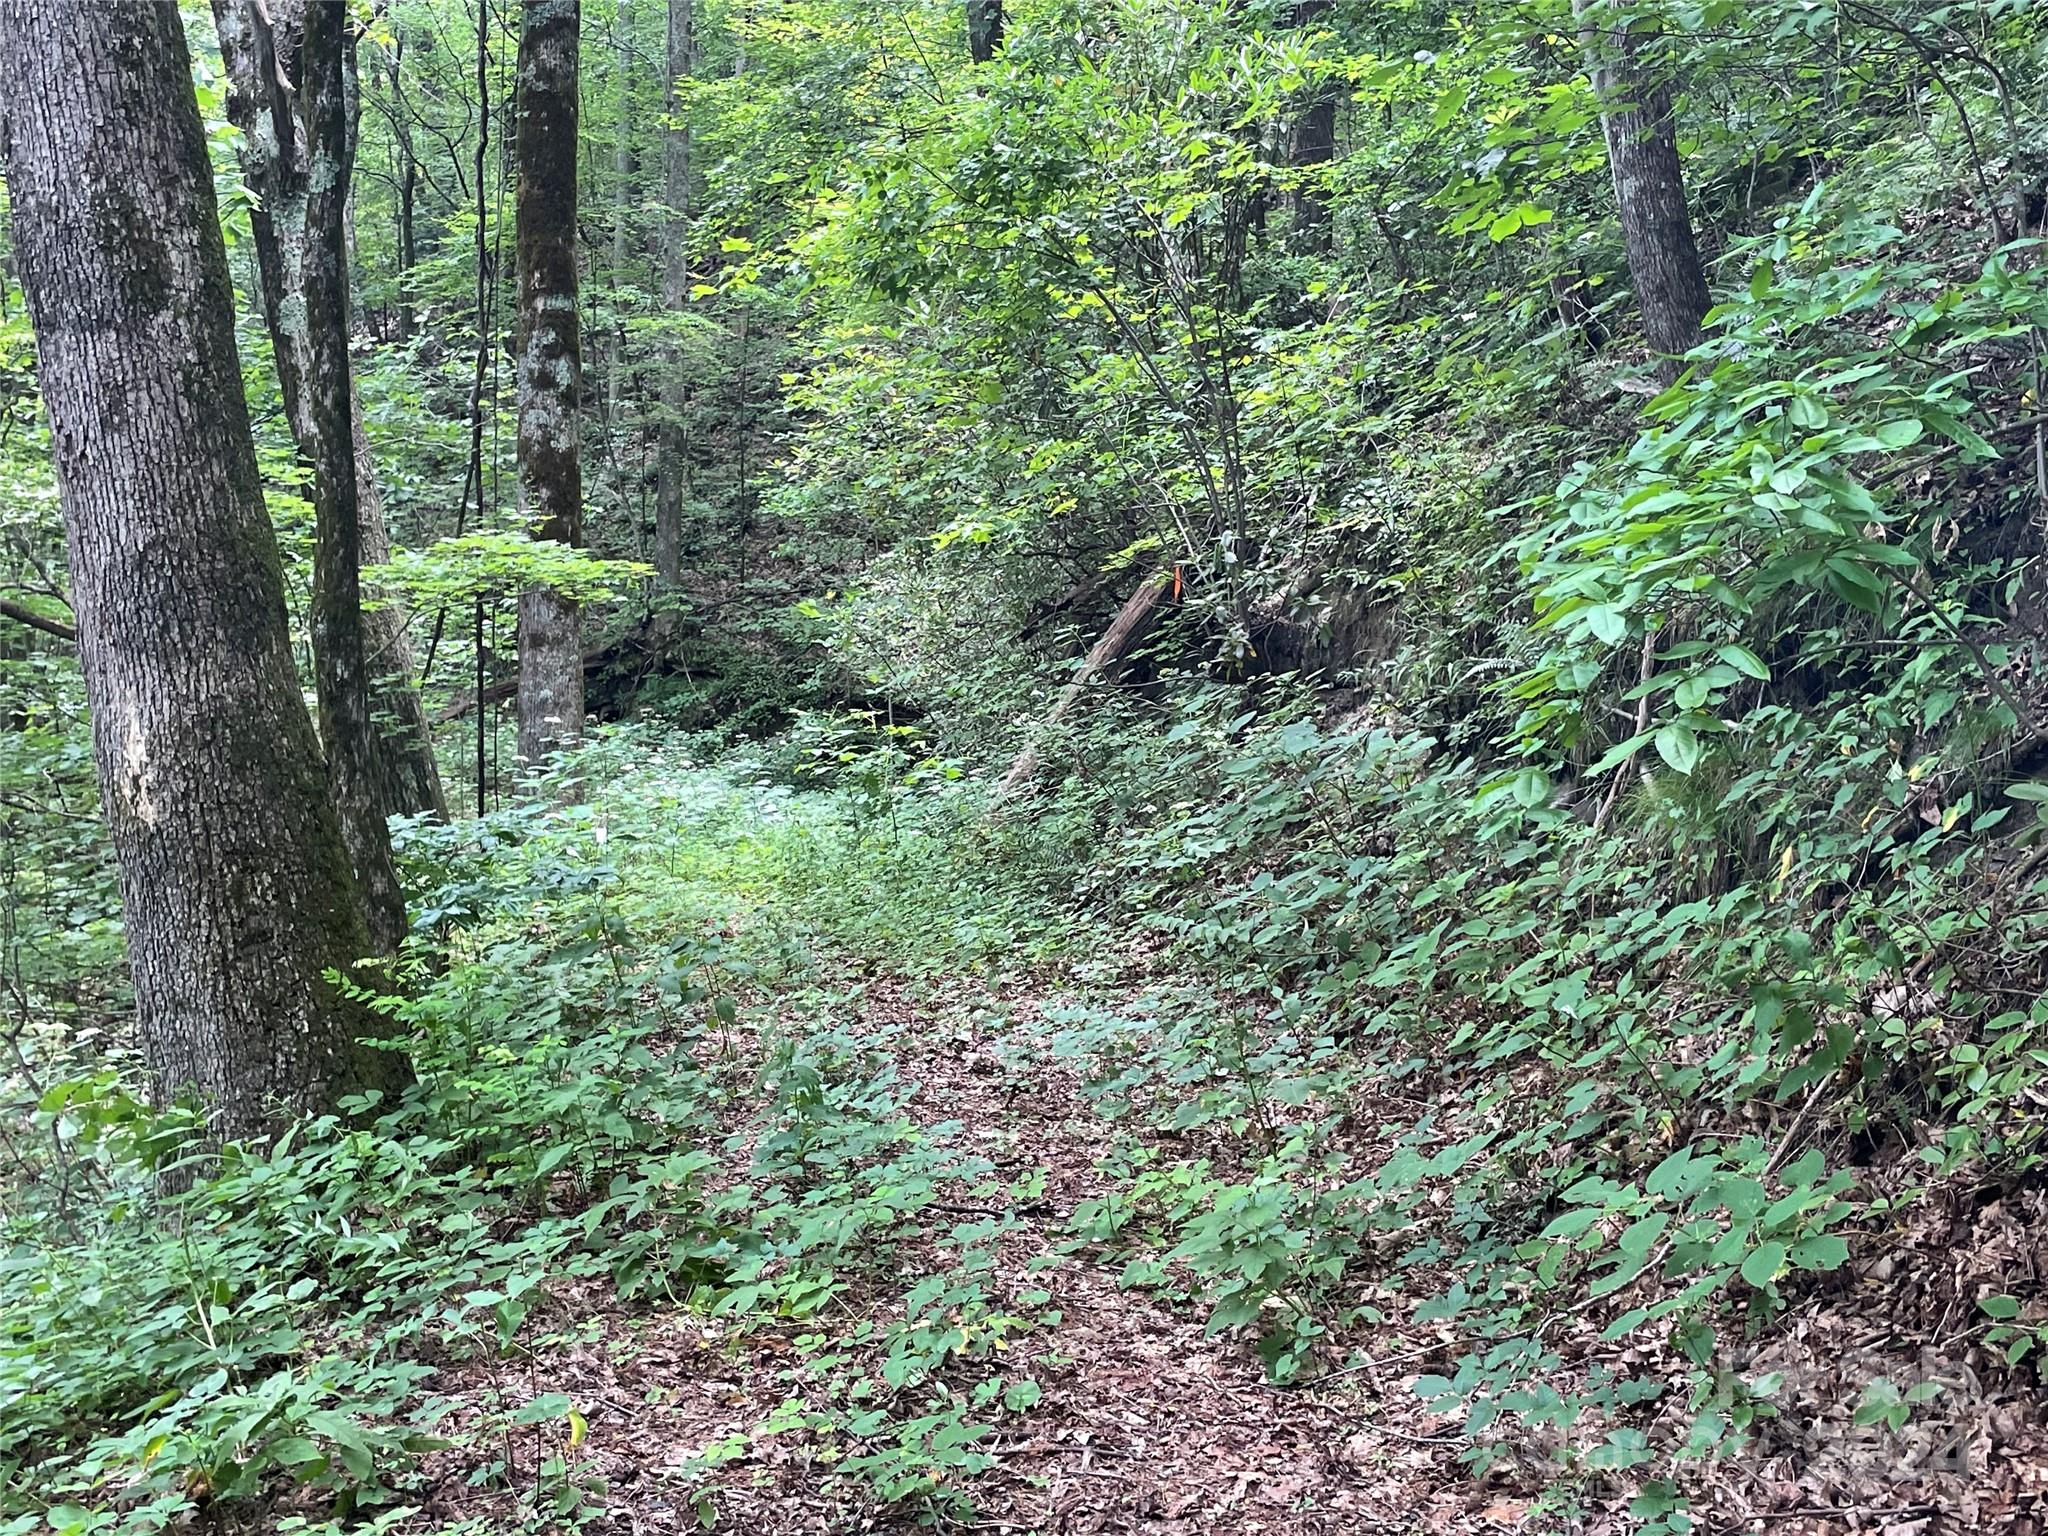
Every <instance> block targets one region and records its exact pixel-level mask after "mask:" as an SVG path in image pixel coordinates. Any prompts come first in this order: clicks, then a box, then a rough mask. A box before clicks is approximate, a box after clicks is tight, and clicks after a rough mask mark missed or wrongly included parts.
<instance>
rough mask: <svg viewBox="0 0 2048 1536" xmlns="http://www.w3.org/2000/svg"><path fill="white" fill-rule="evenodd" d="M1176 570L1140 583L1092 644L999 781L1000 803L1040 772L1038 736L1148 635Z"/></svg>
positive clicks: (1159, 574)
mask: <svg viewBox="0 0 2048 1536" xmlns="http://www.w3.org/2000/svg"><path fill="white" fill-rule="evenodd" d="M1173 584H1174V573H1173V572H1172V571H1155V572H1153V573H1152V574H1151V575H1150V576H1147V577H1146V578H1145V579H1144V580H1143V581H1142V582H1140V583H1139V584H1138V590H1137V591H1135V592H1133V593H1132V594H1131V595H1130V598H1129V600H1128V601H1126V602H1125V603H1124V605H1123V607H1122V608H1121V609H1119V610H1118V612H1117V616H1116V618H1115V620H1114V621H1113V622H1112V623H1111V624H1110V626H1109V628H1108V629H1105V630H1104V631H1103V632H1102V638H1101V639H1099V640H1097V641H1096V642H1095V644H1094V645H1093V646H1092V647H1090V648H1089V651H1088V655H1087V658H1086V659H1085V660H1084V661H1083V662H1082V663H1081V666H1080V668H1079V670H1077V671H1076V672H1075V673H1074V676H1073V680H1072V681H1071V682H1069V683H1068V684H1067V686H1066V687H1065V688H1063V689H1061V690H1060V696H1059V697H1058V698H1057V699H1056V700H1054V701H1053V706H1052V711H1051V713H1050V714H1048V715H1047V716H1046V717H1045V719H1044V720H1043V721H1042V722H1040V724H1039V728H1038V731H1037V732H1036V733H1034V734H1033V738H1032V740H1030V741H1029V742H1027V743H1025V746H1024V750H1023V751H1021V752H1019V753H1018V754H1017V758H1016V761H1015V762H1013V763H1011V764H1010V771H1009V772H1008V773H1006V774H1004V775H1003V778H1002V782H1001V783H1000V784H998V785H996V795H995V798H996V800H997V802H998V803H1000V802H1002V801H1004V800H1006V799H1008V798H1009V797H1010V795H1011V794H1013V793H1014V792H1015V791H1016V790H1018V789H1020V788H1022V787H1023V786H1024V785H1025V784H1027V783H1029V782H1030V781H1031V779H1032V777H1033V776H1034V775H1036V774H1037V772H1038V739H1039V737H1040V736H1042V735H1043V733H1044V732H1045V730H1046V729H1047V728H1048V727H1050V726H1054V725H1057V724H1059V722H1060V721H1061V720H1062V719H1064V718H1065V717H1066V715H1067V712H1068V711H1069V710H1071V709H1072V708H1073V707H1074V705H1075V704H1076V703H1077V702H1078V701H1079V700H1080V697H1081V691H1082V690H1083V689H1084V688H1086V687H1087V686H1088V685H1089V683H1091V682H1093V681H1094V680H1095V679H1096V678H1098V677H1100V676H1101V675H1102V674H1103V673H1104V672H1105V671H1107V670H1108V669H1109V668H1110V667H1113V666H1115V665H1116V663H1117V662H1119V661H1121V660H1122V659H1123V658H1124V656H1125V655H1126V654H1127V653H1128V652H1129V651H1130V649H1131V647H1132V646H1134V645H1136V644H1137V643H1138V642H1139V641H1140V640H1142V639H1143V638H1144V637H1145V632H1146V631H1147V630H1149V629H1150V628H1151V627H1152V620H1153V618H1154V616H1155V615H1156V614H1157V613H1158V612H1159V605H1160V602H1161V601H1162V600H1163V599H1164V598H1165V596H1166V594H1167V593H1168V592H1169V591H1171V590H1172V588H1173Z"/></svg>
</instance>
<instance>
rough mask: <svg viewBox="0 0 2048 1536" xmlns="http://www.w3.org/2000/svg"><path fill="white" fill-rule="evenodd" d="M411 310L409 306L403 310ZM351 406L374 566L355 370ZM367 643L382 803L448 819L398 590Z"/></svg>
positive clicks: (371, 618) (378, 520)
mask: <svg viewBox="0 0 2048 1536" xmlns="http://www.w3.org/2000/svg"><path fill="white" fill-rule="evenodd" d="M392 46H393V52H392V56H391V58H392V63H391V91H392V100H393V103H394V105H395V106H396V105H398V104H400V101H401V98H400V96H399V91H400V82H399V77H398V60H399V50H400V49H402V47H403V44H402V42H399V41H396V40H394V42H393V45H392ZM344 64H345V66H346V71H347V72H346V76H345V78H346V80H347V81H348V85H349V90H348V104H349V114H348V143H349V156H350V158H351V160H353V158H354V156H355V153H356V147H357V146H358V145H359V144H361V142H362V126H363V93H362V91H361V89H360V88H359V87H358V85H357V81H356V50H355V49H354V48H353V47H351V48H349V49H348V50H347V53H346V55H345V56H344ZM393 121H394V122H403V118H402V116H401V115H399V113H397V112H394V114H393ZM404 137H405V139H406V144H405V147H404V152H403V159H404V163H405V174H406V175H407V176H408V177H416V176H417V174H418V170H419V167H418V165H417V163H416V162H415V161H414V160H413V157H412V147H411V142H410V139H411V134H410V130H405V133H404ZM401 194H402V196H403V197H410V196H411V194H410V193H409V192H406V191H405V189H404V188H403V186H401ZM402 225H403V227H402V230H401V235H402V239H401V242H400V251H399V262H400V273H399V281H400V284H401V291H403V284H404V281H405V274H406V272H408V271H410V270H411V264H412V262H413V260H414V259H415V258H414V255H413V254H412V252H411V250H410V246H411V242H412V239H413V231H412V209H411V208H410V206H406V207H405V208H404V209H403V219H402ZM349 249H350V250H351V251H353V250H354V249H355V216H354V213H353V211H352V210H351V211H350V213H349ZM404 313H405V311H404V309H403V308H402V310H401V315H402V317H403V315H404ZM410 324H411V322H410V320H409V319H403V318H402V323H401V329H404V328H406V327H408V326H409V325H410ZM408 334H409V332H408ZM348 412H349V423H348V424H349V450H350V457H351V458H352V459H353V460H354V463H355V476H356V526H357V530H358V538H359V540H360V547H361V554H362V565H363V568H364V569H365V570H373V569H375V568H376V567H377V566H380V565H389V564H390V563H391V530H390V527H389V526H388V525H387V524H386V523H385V521H384V493H383V491H382V490H381V489H380V488H379V487H378V485H377V459H376V455H375V454H374V453H372V452H371V449H370V438H369V433H368V432H367V430H366V429H365V427H364V423H363V402H362V401H361V399H360V398H358V396H357V394H356V389H355V380H354V378H353V377H351V378H350V380H349V398H348ZM363 650H364V658H365V660H366V661H367V662H368V664H369V669H370V717H371V723H372V726H373V729H374V734H375V740H374V742H373V746H374V748H375V751H374V755H373V757H372V759H371V764H372V769H373V772H374V774H375V777H376V783H375V792H376V799H377V803H378V804H379V805H381V806H383V808H384V813H385V815H386V817H391V816H419V815H428V816H432V817H434V818H435V819H436V820H439V821H446V820H447V819H448V799H447V796H446V794H445V793H444V792H443V790H442V788H441V766H440V764H439V763H438V762H436V761H435V759H434V733H433V728H432V726H430V725H429V724H428V723H427V711H426V706H425V705H424V704H423V703H422V702H421V701H420V691H419V686H418V684H417V683H415V682H414V680H413V679H414V676H415V674H416V672H417V670H418V668H417V664H416V663H415V662H414V659H413V651H412V629H411V623H410V619H409V616H408V614H407V613H406V609H405V605H404V604H403V603H401V602H400V601H399V600H398V599H397V598H396V597H395V596H390V597H386V598H384V599H383V600H382V601H381V602H379V603H377V604H376V605H375V606H373V607H370V608H368V609H366V610H364V613H363Z"/></svg>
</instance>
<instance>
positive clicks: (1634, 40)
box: [1573, 0, 1709, 382]
mask: <svg viewBox="0 0 2048 1536" xmlns="http://www.w3.org/2000/svg"><path fill="white" fill-rule="evenodd" d="M1573 8H1574V12H1575V14H1576V15H1577V17H1578V22H1579V39H1580V42H1581V44H1582V45H1583V46H1584V48H1585V50H1586V59H1587V67H1588V69H1589V70H1590V71H1591V74H1592V78H1593V90H1594V92H1595V94H1596V95H1597V96H1598V97H1599V99H1600V114H1601V119H1600V120H1601V126H1602V128H1603V129H1604V131H1605V133H1606V136H1607V161H1608V165H1609V166H1610V168H1611V169H1612V170H1613V173H1614V204H1615V209H1616V212H1617V213H1618V214H1619V216H1620V220H1621V237H1622V242H1623V244H1624V245H1626V246H1627V248H1628V271H1629V281H1630V284H1631V286H1633V287H1634V289H1635V293H1636V309H1637V311H1638V312H1639V313H1640V314H1641V315H1642V318H1643V334H1644V336H1645V337H1646V338H1647V339H1648V341H1649V343H1650V348H1651V350H1652V351H1653V352H1655V353H1656V354H1657V356H1658V359H1659V362H1658V372H1659V373H1660V375H1661V376H1662V377H1663V378H1664V379H1665V380H1666V382H1669V381H1671V380H1673V379H1676V378H1677V377H1678V373H1679V368H1680V366H1681V364H1680V361H1679V359H1680V358H1681V357H1682V356H1683V355H1684V354H1685V353H1686V352H1689V351H1691V350H1692V348H1693V347H1694V346H1695V345H1697V344H1698V342H1699V339H1700V322H1701V320H1703V319H1704V318H1705V316H1706V313H1707V307H1708V303H1709V299H1708V295H1707V278H1706V273H1705V272H1704V271H1703V270H1702V268H1701V266H1700V254H1699V245H1698V243H1697V242H1696V241H1695V240H1694V238H1693V229H1692V215H1691V214H1690V213H1689V212H1688V211H1687V209H1686V206H1685V172H1684V169H1683V167H1682V166H1681V165H1680V163H1679V159H1678V125H1677V119H1676V117H1675V115H1674V113H1673V111H1672V105H1671V88H1670V86H1669V84H1668V83H1667V82H1666V81H1665V80H1663V79H1662V78H1660V77H1658V76H1657V75H1655V74H1654V73H1653V72H1652V71H1651V70H1650V69H1648V68H1646V67H1645V64H1644V60H1643V53H1642V39H1641V38H1640V37H1638V36H1637V35H1636V34H1635V33H1634V32H1633V31H1632V30H1631V29H1630V25H1629V19H1628V11H1629V9H1630V4H1629V0H1573Z"/></svg>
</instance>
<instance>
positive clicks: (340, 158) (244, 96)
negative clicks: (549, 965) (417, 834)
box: [213, 0, 406, 954]
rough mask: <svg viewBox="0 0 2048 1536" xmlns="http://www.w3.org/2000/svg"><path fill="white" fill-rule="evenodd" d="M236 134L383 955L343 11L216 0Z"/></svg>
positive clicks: (325, 718) (393, 871)
mask: <svg viewBox="0 0 2048 1536" xmlns="http://www.w3.org/2000/svg"><path fill="white" fill-rule="evenodd" d="M213 14H214V24H215V28H216V30H217V32H218V34H219V37H220V51H221V59H222V62H223V63H224V64H225V65H226V66H227V74H228V116H229V117H230V118H231V119H232V120H233V121H234V123H235V126H236V127H238V128H240V129H241V131H242V174H243V175H244V176H245V177H246V178H247V179H248V182H249V185H250V186H251V187H252V188H253V189H254V190H255V192H256V194H257V198H258V202H257V204H256V206H255V207H253V208H252V209H251V211H250V228H251V231H252V233H253V234H254V236H255V241H254V243H255V247H256V261H257V266H258V268H259V269H260V270H261V272H262V283H261V285H260V286H261V287H262V289H263V312H264V319H265V321H266V322H267V324H268V327H269V330H270V340H271V346H272V349H273V351H274V352H275V353H276V356H277V378H278V385H279V389H280V392H281V393H282V394H283V396H284V404H285V414H286V416H287V417H288V418H289V419H290V421H291V427H292V436H293V438H294V439H295V440H296V442H297V444H298V449H299V456H300V457H301V458H303V459H304V460H305V461H306V463H307V465H308V466H309V467H310V468H311V469H312V472H313V520H314V538H313V601H312V606H311V629H312V635H313V683H314V696H315V698H316V699H317V700H318V702H319V709H320V739H321V742H322V744H323V745H324V746H325V747H326V750H327V777H328V782H329V785H330V787H331V789H332V792H333V796H334V806H335V810H336V811H337V812H338V813H339V814H340V817H341V831H342V836H343V837H344V838H346V839H347V841H348V848H349V856H350V857H351V858H352V859H353V860H354V862H355V869H356V879H357V881H358V883H359V884H360V885H361V887H362V892H363V902H364V905H365V907H366V908H367V910H368V912H369V918H370V937H371V939H372V940H373V941H374V943H375V944H376V946H377V949H378V951H379V952H380V953H384V954H390V953H393V952H395V951H396V950H397V948H398V946H399V944H400V943H401V942H402V941H403V940H404V938H405V931H406V925H405V895H404V892H403V891H402V890H401V889H400V888H399V884H398V867H397V865H396V864H395V863H394V862H393V860H392V857H391V830H390V827H389V825H388V818H389V816H390V814H391V812H392V811H393V810H394V809H397V807H393V806H391V805H388V804H387V803H386V802H385V800H384V798H383V796H382V794H381V793H380V790H381V788H382V787H383V780H384V775H383V774H381V773H380V771H379V763H378V759H379V758H380V757H382V756H383V755H384V754H383V752H382V750H381V748H380V744H379V741H378V734H379V733H378V730H377V727H376V723H375V721H374V720H373V718H372V715H371V706H370V694H371V689H370V667H369V658H368V653H367V645H366V640H365V633H364V630H365V626H364V622H363V603H362V521H361V520H362V513H363V509H362V498H361V496H360V495H359V494H358V491H357V487H356V476H357V469H356V442H355V420H354V418H355V410H354V394H355V391H354V385H353V382H352V380H351V378H350V374H349V360H348V338H349V320H350V304H349V286H348V251H347V242H348V223H349V221H348V213H347V199H348V190H349V181H350V171H351V168H352V164H353V159H354V156H353V148H354V143H353V131H352V125H351V121H350V114H349V100H348V97H349V94H350V92H349V90H348V71H347V69H346V67H345V64H344V60H343V54H344V44H345V40H344V37H343V29H344V28H345V27H346V26H347V25H348V13H347V11H346V10H345V9H344V8H343V7H341V6H338V5H329V4H322V3H319V0H274V3H273V4H271V5H270V6H269V7H267V8H266V7H265V6H264V5H263V4H262V3H260V0H213Z"/></svg>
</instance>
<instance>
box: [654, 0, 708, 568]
mask: <svg viewBox="0 0 2048 1536" xmlns="http://www.w3.org/2000/svg"><path fill="white" fill-rule="evenodd" d="M695 7H696V0H668V97H667V113H668V119H667V121H668V126H667V128H666V130H665V131H664V133H663V135H662V144H661V159H662V182H663V193H662V201H663V203H664V205H665V207H666V209H667V213H666V215H665V217H664V218H663V221H662V230H661V302H662V306H663V307H664V308H665V309H667V311H668V313H669V318H670V320H671V322H672V323H673V322H676V320H677V317H678V316H680V315H681V314H682V311H683V308H684V306H685V305H687V304H688V303H689V302H690V114H689V109H688V108H687V107H686V106H685V105H684V104H683V103H681V102H679V101H678V100H677V99H676V98H677V95H678V93H679V92H680V91H681V90H682V89H683V88H684V86H685V84H686V83H687V82H688V80H689V78H690V70H691V68H692V66H693V64H694V62H695V60H694V55H695V53H696V44H697V34H696V17H695ZM689 405H690V385H689V379H688V377H687V376H686V375H685V373H684V371H683V352H682V348H681V347H678V346H676V345H674V344H673V343H671V344H670V345H669V347H668V348H667V349H666V355H665V356H664V357H663V359H662V370H661V442H660V452H659V455H658V459H659V462H658V464H657V467H656V470H655V475H656V479H655V492H654V573H655V576H656V577H657V578H658V579H659V580H660V582H661V584H662V585H663V586H666V587H673V586H677V585H679V584H680V583H681V581H682V579H683V499H684V495H685V493H686V491H687V489H688V486H689V478H690V473H689V447H690V445H689V438H688V433H687V426H686V424H685V420H684V417H685V413H686V412H687V411H688V410H689Z"/></svg>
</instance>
